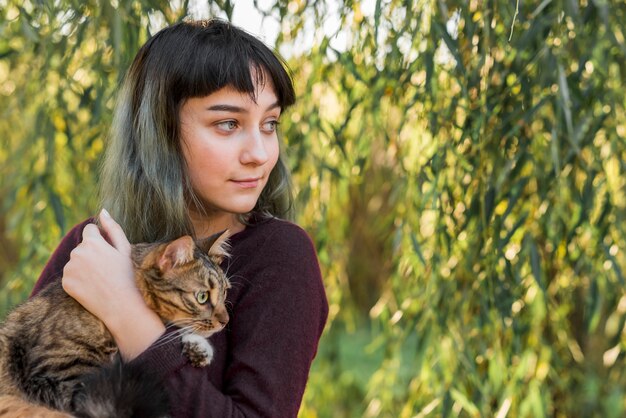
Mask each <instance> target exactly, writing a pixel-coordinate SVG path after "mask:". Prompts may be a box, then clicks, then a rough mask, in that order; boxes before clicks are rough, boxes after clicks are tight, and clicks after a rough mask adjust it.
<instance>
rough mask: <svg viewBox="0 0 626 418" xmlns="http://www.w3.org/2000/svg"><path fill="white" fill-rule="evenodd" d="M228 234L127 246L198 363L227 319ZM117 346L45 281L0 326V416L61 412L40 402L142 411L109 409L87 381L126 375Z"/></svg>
mask: <svg viewBox="0 0 626 418" xmlns="http://www.w3.org/2000/svg"><path fill="white" fill-rule="evenodd" d="M227 238H228V233H227V232H224V233H220V234H216V235H214V236H212V237H209V238H207V239H205V240H202V241H199V242H197V243H196V242H194V240H193V239H192V238H191V237H189V236H185V237H182V238H179V239H177V240H175V241H172V242H169V243H156V244H135V245H133V246H132V260H133V265H134V269H135V282H136V284H137V287H138V288H139V290H140V292H141V293H142V295H143V297H144V299H145V301H146V303H147V304H148V306H149V307H150V308H151V309H153V310H154V311H155V312H156V313H157V314H158V315H159V317H160V318H161V319H162V320H163V322H164V323H165V324H166V325H175V326H178V327H180V330H179V331H178V333H179V334H182V335H183V337H182V340H183V352H184V354H185V355H186V356H187V357H188V358H189V360H190V361H191V363H192V364H193V365H194V366H198V367H202V366H206V365H207V364H209V362H210V361H211V359H212V356H213V349H212V347H211V345H210V344H209V343H208V341H207V340H206V337H208V336H209V335H211V334H213V333H215V332H217V331H219V330H221V329H222V328H223V327H224V326H225V325H226V323H227V322H228V313H227V312H226V307H225V305H224V302H225V298H226V290H227V289H228V288H229V282H228V279H227V278H226V276H225V274H224V272H223V271H222V270H221V269H220V268H219V263H220V262H221V261H222V259H223V258H224V257H226V256H227V253H226V240H227ZM117 352H118V349H117V347H116V345H115V342H114V340H113V338H112V336H111V334H110V333H109V331H108V330H107V329H106V327H105V326H104V324H103V323H102V322H101V321H100V320H99V319H97V318H96V317H95V316H93V315H92V314H91V313H89V312H88V311H87V310H85V309H84V308H83V307H82V306H81V305H80V304H79V303H78V302H76V301H75V300H74V299H73V298H72V297H70V296H69V295H67V294H66V293H65V291H64V290H63V288H62V286H61V281H60V280H57V281H55V282H54V283H51V284H50V285H48V286H47V287H46V288H44V289H43V290H42V291H41V292H40V293H39V294H38V295H37V296H35V297H33V298H31V299H30V300H28V301H26V302H25V303H23V304H22V305H20V306H18V307H17V308H16V309H15V310H14V311H12V312H11V313H10V314H9V315H8V316H7V318H6V320H5V322H4V324H3V325H2V327H1V328H0V395H3V396H0V417H2V416H42V417H44V416H46V417H57V416H67V415H65V414H59V413H58V412H53V411H50V413H49V414H48V415H46V414H45V413H43V412H41V411H44V410H45V407H46V406H47V407H50V408H53V409H54V410H57V411H64V412H67V413H70V414H74V415H79V416H98V417H105V416H111V417H123V416H144V415H143V414H137V413H136V412H124V411H121V410H119V408H118V409H117V410H115V409H113V410H112V409H111V408H115V407H114V406H111V405H113V404H115V403H117V402H118V400H114V399H108V400H107V399H102V390H103V385H102V383H94V379H95V382H98V379H100V380H104V381H107V379H108V378H106V377H102V376H103V375H102V374H103V373H113V375H112V376H113V377H116V376H117V378H121V377H124V376H118V375H120V374H122V373H123V374H125V375H127V374H129V372H127V371H125V370H124V367H127V366H123V365H121V362H120V361H119V360H116V358H118V357H119V355H118V354H117ZM107 368H108V371H107ZM116 371H117V372H116ZM94 374H95V377H94ZM99 375H100V376H99ZM130 375H131V376H130V378H131V379H132V373H130ZM138 380H147V379H138ZM132 385H133V384H131V386H132ZM90 388H92V389H90ZM90 391H91V392H92V393H89V392H90ZM94 391H95V392H97V393H93V392H94ZM105 396H107V395H105ZM111 396H115V395H111ZM106 402H109V403H110V404H111V405H103V403H106ZM38 405H40V406H38ZM20 408H22V412H19V411H20ZM29 408H30V409H29ZM125 408H128V407H125ZM105 409H108V412H106V413H105V412H103V410H105ZM131 409H132V408H131ZM90 410H91V411H93V412H89V411H90ZM48 411H49V410H48ZM3 413H4V414H7V413H8V415H3ZM162 415H163V414H161V415H159V414H157V415H153V416H162Z"/></svg>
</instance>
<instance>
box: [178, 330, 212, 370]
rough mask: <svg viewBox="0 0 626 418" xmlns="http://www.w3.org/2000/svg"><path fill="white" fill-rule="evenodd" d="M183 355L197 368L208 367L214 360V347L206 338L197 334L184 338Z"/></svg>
mask: <svg viewBox="0 0 626 418" xmlns="http://www.w3.org/2000/svg"><path fill="white" fill-rule="evenodd" d="M182 341H183V354H184V355H185V356H187V358H188V359H189V361H190V362H191V364H193V365H194V366H196V367H204V366H208V365H209V363H211V360H213V347H212V346H211V344H210V343H209V342H208V341H207V339H206V338H204V337H201V336H199V335H197V334H187V335H185V336H183V338H182Z"/></svg>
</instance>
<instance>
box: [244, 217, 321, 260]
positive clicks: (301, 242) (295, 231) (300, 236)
mask: <svg viewBox="0 0 626 418" xmlns="http://www.w3.org/2000/svg"><path fill="white" fill-rule="evenodd" d="M244 232H246V234H244V236H242V238H245V239H246V240H250V241H251V244H252V242H255V243H257V244H258V245H260V246H262V247H264V248H266V249H268V250H272V251H273V252H276V251H280V252H282V253H288V254H293V253H294V252H305V253H308V254H315V250H314V245H313V241H312V239H311V237H310V235H309V234H308V233H307V232H306V231H305V230H304V229H303V228H302V227H301V226H299V225H297V224H295V223H293V222H290V221H287V220H284V219H280V218H264V219H261V220H258V221H256V222H255V223H253V224H251V225H249V226H248V227H247V228H246V230H245V231H244Z"/></svg>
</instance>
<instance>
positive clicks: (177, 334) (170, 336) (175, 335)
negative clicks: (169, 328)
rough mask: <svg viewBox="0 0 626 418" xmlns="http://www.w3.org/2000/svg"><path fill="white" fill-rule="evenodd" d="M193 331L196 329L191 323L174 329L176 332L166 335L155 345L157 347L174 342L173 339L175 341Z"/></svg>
mask: <svg viewBox="0 0 626 418" xmlns="http://www.w3.org/2000/svg"><path fill="white" fill-rule="evenodd" d="M193 331H194V327H193V326H191V325H189V326H186V327H183V328H180V329H178V330H176V331H174V332H172V333H170V334H167V335H166V336H164V337H163V338H162V339H161V340H160V341H159V342H158V343H156V344H155V345H154V347H155V348H156V347H161V346H163V345H166V344H169V343H170V342H172V341H174V340H176V339H178V338H181V337H182V336H184V335H187V334H191V333H193Z"/></svg>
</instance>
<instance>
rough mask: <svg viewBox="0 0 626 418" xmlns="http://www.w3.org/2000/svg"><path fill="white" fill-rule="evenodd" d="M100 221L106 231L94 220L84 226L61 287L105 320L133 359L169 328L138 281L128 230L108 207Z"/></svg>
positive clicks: (122, 352) (128, 357)
mask: <svg viewBox="0 0 626 418" xmlns="http://www.w3.org/2000/svg"><path fill="white" fill-rule="evenodd" d="M99 220H100V225H101V227H102V231H100V229H98V227H97V226H96V225H94V224H89V225H87V226H85V229H84V230H83V241H82V242H81V243H80V244H79V245H78V246H77V247H76V248H75V249H74V250H73V251H72V253H71V254H70V261H69V262H68V263H67V264H66V265H65V268H64V269H63V279H62V283H63V289H64V290H65V291H66V292H67V294H68V295H70V296H72V297H73V298H74V299H76V300H77V301H78V302H79V303H80V304H81V305H83V307H84V308H85V309H87V310H88V311H89V312H91V313H92V314H94V315H95V316H96V317H98V318H99V319H100V320H101V321H102V322H104V324H105V325H106V327H107V328H108V329H109V331H110V332H111V334H112V335H113V338H114V339H115V341H116V343H117V345H118V347H119V349H120V353H121V354H122V357H123V358H124V359H125V360H131V359H133V358H135V357H136V356H138V355H139V354H141V353H142V352H143V351H144V350H145V349H146V348H148V347H149V346H150V344H152V343H153V342H154V341H156V340H157V339H158V338H159V336H160V335H161V334H162V333H163V332H164V331H165V327H164V325H163V323H162V322H161V320H160V319H159V317H158V316H157V315H156V314H155V313H154V312H153V311H152V310H150V309H149V308H148V307H147V306H146V304H145V302H144V300H143V298H142V296H141V294H140V293H139V290H138V289H137V286H136V285H135V277H134V270H133V265H132V261H131V258H130V252H131V246H130V243H129V242H128V239H127V238H126V235H125V234H124V231H122V228H121V227H120V226H119V225H118V224H117V222H115V221H114V220H113V219H112V218H111V217H110V215H109V214H108V212H107V211H106V210H102V212H100V216H99ZM103 235H104V236H103ZM105 236H106V237H107V238H108V242H107V239H105V238H104V237H105Z"/></svg>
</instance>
